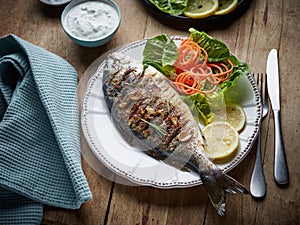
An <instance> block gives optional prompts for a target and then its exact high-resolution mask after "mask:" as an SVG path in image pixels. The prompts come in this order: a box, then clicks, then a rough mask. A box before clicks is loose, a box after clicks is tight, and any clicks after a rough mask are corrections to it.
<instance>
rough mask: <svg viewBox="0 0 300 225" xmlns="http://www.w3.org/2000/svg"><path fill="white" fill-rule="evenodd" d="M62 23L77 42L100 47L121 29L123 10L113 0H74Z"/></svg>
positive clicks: (65, 12)
mask: <svg viewBox="0 0 300 225" xmlns="http://www.w3.org/2000/svg"><path fill="white" fill-rule="evenodd" d="M61 23H62V27H63V29H64V31H65V32H66V34H67V35H68V36H69V37H70V38H71V39H72V40H73V41H74V42H75V43H77V44H79V45H81V46H85V47H98V46H101V45H104V44H106V43H107V42H108V41H110V40H111V38H112V37H113V36H114V34H115V33H116V32H117V30H118V29H119V26H120V23H121V12H120V9H119V7H118V6H117V4H116V3H115V2H114V1H111V0H73V1H72V2H70V3H69V4H68V5H67V6H66V7H65V9H64V11H63V13H62V15H61Z"/></svg>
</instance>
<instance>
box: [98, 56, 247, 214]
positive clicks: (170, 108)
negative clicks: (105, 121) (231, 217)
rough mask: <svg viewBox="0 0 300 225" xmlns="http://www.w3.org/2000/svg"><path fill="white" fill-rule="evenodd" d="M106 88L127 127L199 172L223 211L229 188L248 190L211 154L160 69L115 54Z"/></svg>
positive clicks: (149, 147)
mask: <svg viewBox="0 0 300 225" xmlns="http://www.w3.org/2000/svg"><path fill="white" fill-rule="evenodd" d="M103 92H104V96H105V100H106V103H107V106H108V108H109V110H110V113H111V116H112V118H113V120H114V122H115V124H116V125H117V126H118V127H119V128H120V129H121V130H122V132H125V133H126V134H127V135H129V136H131V137H132V138H135V139H136V140H137V141H138V142H139V143H140V144H141V145H142V146H143V147H144V148H145V149H146V151H147V152H148V153H150V155H152V156H153V157H155V158H156V159H160V160H164V161H165V162H167V163H168V162H169V163H170V164H174V166H176V167H180V166H181V167H188V168H190V169H191V170H193V171H196V172H197V173H198V174H199V176H200V178H201V181H202V182H203V184H204V185H205V187H206V190H207V191H208V194H209V198H210V200H211V202H212V204H213V206H214V207H215V208H216V209H217V210H218V213H219V214H220V215H224V212H225V191H226V192H230V193H244V194H246V193H248V191H247V189H246V188H245V187H244V186H243V185H242V184H240V183H238V182H237V181H236V180H234V179H233V178H231V177H229V176H228V175H226V174H225V173H224V172H223V171H221V170H220V169H219V168H218V167H217V166H216V165H215V164H213V163H212V162H211V161H210V160H209V159H208V158H207V157H206V155H205V153H204V144H205V140H204V137H203V135H202V132H201V129H200V127H199V126H198V124H197V122H196V121H195V120H194V117H193V114H192V113H191V111H190V109H189V107H188V106H187V105H186V104H185V103H184V102H183V101H182V99H181V97H180V95H179V94H178V93H177V92H176V90H175V89H174V88H173V87H172V85H171V84H170V82H169V81H168V79H167V78H166V77H165V76H164V75H162V74H161V73H160V72H159V71H157V70H156V69H155V68H153V67H151V66H149V67H148V68H146V69H145V70H143V67H142V65H139V64H136V63H134V62H133V61H132V60H131V59H130V58H128V57H127V56H124V55H121V54H116V53H114V54H111V55H109V56H108V58H107V64H106V68H105V70H104V73H103Z"/></svg>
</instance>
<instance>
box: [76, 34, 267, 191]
mask: <svg viewBox="0 0 300 225" xmlns="http://www.w3.org/2000/svg"><path fill="white" fill-rule="evenodd" d="M172 38H173V40H174V41H175V43H176V44H179V43H180V42H181V41H182V40H183V38H184V37H182V36H173V37H172ZM146 41H147V40H141V41H137V42H134V43H131V44H129V45H126V46H124V47H122V48H120V49H119V50H117V52H119V53H122V54H125V55H128V56H130V57H132V58H133V59H135V60H137V61H142V58H143V57H142V53H143V50H144V46H145V44H146ZM104 65H105V61H103V62H102V63H101V65H100V66H99V67H98V69H97V71H96V73H95V74H94V75H93V76H92V77H91V79H90V80H89V83H88V86H87V89H86V92H85V95H84V97H83V108H82V117H81V119H82V121H81V122H82V130H83V133H84V136H85V138H86V141H87V143H88V144H89V147H90V148H91V151H92V152H93V154H94V155H95V156H96V158H97V160H99V163H102V164H104V165H105V166H106V167H107V168H109V169H110V170H111V171H112V172H113V173H115V174H117V175H119V176H121V177H124V178H126V179H128V180H129V181H131V182H133V183H135V184H140V185H150V186H154V187H159V188H173V187H190V186H194V185H198V184H201V180H200V178H199V176H198V175H197V174H196V173H194V172H184V171H181V170H178V169H176V168H174V167H172V166H169V165H167V164H165V163H164V162H160V161H157V160H155V159H153V158H151V157H150V156H148V155H146V154H145V153H144V152H143V151H141V150H140V149H139V148H137V147H133V146H130V145H129V144H128V143H127V142H126V141H124V139H123V138H122V137H121V135H120V134H119V132H118V130H117V129H116V127H115V126H114V124H113V122H112V120H111V118H110V114H109V112H108V109H107V106H106V103H105V100H104V97H103V92H102V73H103V67H104ZM228 94H230V95H234V96H235V98H236V101H237V103H239V104H240V105H242V106H243V108H244V110H245V113H246V116H247V124H246V126H245V128H244V129H243V131H242V132H241V133H240V145H239V149H238V152H237V154H236V156H235V157H234V158H233V159H232V160H231V161H230V162H228V163H226V164H219V167H220V168H222V169H223V170H224V171H225V172H228V171H229V170H231V169H233V168H234V167H235V166H237V165H238V164H239V163H240V162H241V161H242V160H243V159H244V158H245V156H246V155H247V154H248V152H249V151H250V149H251V147H252V144H253V142H254V141H255V139H256V136H257V133H258V130H259V126H260V120H261V104H260V96H259V92H258V89H257V86H256V83H255V80H254V79H253V77H252V76H251V75H250V74H249V75H248V76H244V77H241V78H240V79H239V80H238V82H237V85H236V86H235V87H234V88H231V89H230V91H229V93H228Z"/></svg>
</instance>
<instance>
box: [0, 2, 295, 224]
mask: <svg viewBox="0 0 300 225" xmlns="http://www.w3.org/2000/svg"><path fill="white" fill-rule="evenodd" d="M115 2H116V3H117V4H118V6H119V7H120V10H121V13H122V22H121V26H120V28H119V30H118V32H117V34H116V35H115V36H114V38H113V39H112V40H111V41H110V42H109V43H107V44H106V45H104V46H102V47H98V48H85V47H80V46H78V45H77V44H75V43H74V42H72V41H71V40H70V39H69V38H68V37H67V35H66V34H65V33H64V31H63V29H62V27H61V23H60V13H61V8H50V7H45V6H44V5H42V4H41V3H39V1H37V0H25V1H24V0H14V1H6V0H0V6H1V8H0V36H1V37H2V36H5V35H7V34H9V33H14V34H16V35H18V36H19V37H21V38H23V39H25V40H27V41H29V42H31V43H33V44H36V45H38V46H40V47H42V48H45V49H47V50H49V51H51V52H53V53H55V54H57V55H59V56H61V57H63V58H65V59H66V60H67V61H68V62H70V63H71V64H72V65H73V66H74V67H75V68H76V70H77V72H78V74H79V79H80V82H81V83H80V85H81V87H80V88H79V96H80V101H81V98H82V95H83V93H84V91H85V88H86V84H87V81H88V79H89V77H90V75H91V72H89V73H86V70H87V69H88V68H89V69H91V68H90V65H91V64H92V63H93V62H94V61H95V60H96V59H98V58H99V57H100V56H101V55H102V54H104V53H105V52H107V51H108V50H111V49H113V48H116V47H118V46H121V45H124V44H127V43H130V42H133V41H137V40H140V39H143V38H148V37H152V36H155V35H159V34H161V33H167V34H169V35H173V34H180V35H188V32H187V31H182V30H175V29H172V28H169V27H167V26H165V25H163V24H161V23H160V22H158V21H157V20H156V19H155V18H154V17H153V16H151V15H150V14H149V13H148V12H147V10H146V9H145V8H144V6H143V4H142V3H141V1H140V0H115ZM299 11H300V1H299V0H278V1H271V0H253V1H252V3H251V5H250V7H249V8H248V10H247V11H246V12H245V13H244V14H243V15H242V16H241V17H240V18H239V19H238V20H236V21H234V22H233V23H232V24H230V25H229V26H228V27H226V28H224V29H218V30H214V29H213V28H212V29H211V30H209V31H207V32H208V34H209V35H211V36H213V37H216V38H218V39H220V40H222V41H223V42H225V43H226V44H227V46H228V48H229V49H230V50H231V51H232V52H233V53H234V54H235V55H236V56H237V57H238V58H239V59H240V60H242V61H246V62H247V63H248V64H249V65H250V67H251V70H252V72H254V73H263V72H265V69H266V60H267V55H268V53H269V51H270V49H272V48H277V49H278V50H279V62H280V85H281V107H282V108H281V123H282V134H283V140H284V144H285V150H286V155H287V161H288V167H289V172H290V183H289V185H288V186H287V187H279V186H278V185H276V184H275V182H274V178H273V159H274V120H273V115H272V113H269V115H268V116H267V118H266V119H265V120H264V121H263V123H262V151H263V163H264V171H265V176H266V182H267V195H266V197H265V199H263V200H255V199H253V198H252V197H251V195H243V196H242V195H227V207H226V215H225V216H224V217H220V216H218V215H217V213H216V211H215V209H213V207H212V206H211V204H210V202H209V200H208V197H207V194H206V191H205V188H204V187H203V185H201V186H196V187H191V188H184V189H168V190H161V189H157V188H153V187H143V186H132V185H125V184H119V183H118V182H112V181H110V180H108V179H106V178H104V177H102V176H100V175H99V174H98V173H97V172H96V171H95V170H94V169H93V168H92V167H91V165H89V164H88V163H87V161H86V160H85V159H83V160H82V164H83V169H84V172H85V175H86V177H87V179H88V182H89V185H90V188H91V190H92V193H93V198H92V200H91V201H89V202H87V203H85V204H84V205H82V207H81V208H80V209H79V210H65V209H59V208H55V207H51V206H45V210H44V218H43V222H42V223H43V224H45V225H52V224H53V225H54V224H55V225H56V224H57V225H69V224H72V225H102V224H108V225H115V224H116V225H144V224H159V225H163V224H170V225H173V224H174V225H177V224H191V225H193V224H201V225H211V224H222V225H232V224H239V225H249V224H252V225H284V224H286V225H290V224H291V225H292V224H300V222H299V221H300V190H299V188H300V166H299V161H300V152H299V151H300V138H299V134H300V133H299V128H300V126H299V121H300V120H299V119H300V113H299V106H300V90H299V86H300V76H299V68H298V67H299V65H298V63H299V62H300V51H299V49H300V46H299V45H300V25H299V23H300V13H299ZM94 69H95V68H94ZM81 145H82V146H81V148H82V151H85V150H86V149H88V145H87V143H86V141H85V139H84V137H83V136H82V140H81ZM255 148H256V143H255V144H254V146H253V148H252V150H251V152H250V154H249V155H248V156H247V157H246V158H245V159H244V160H243V161H242V162H241V163H240V164H239V165H238V166H237V167H236V168H235V169H234V170H232V171H230V172H229V174H230V175H231V176H233V177H234V178H236V179H237V180H239V181H241V182H242V183H243V184H245V185H246V186H247V187H248V188H249V184H250V179H251V174H252V170H253V166H254V160H255ZM0 149H1V147H0Z"/></svg>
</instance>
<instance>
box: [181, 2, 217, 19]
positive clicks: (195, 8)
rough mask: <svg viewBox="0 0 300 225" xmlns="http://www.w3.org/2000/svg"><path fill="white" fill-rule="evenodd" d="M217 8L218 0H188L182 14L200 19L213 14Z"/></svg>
mask: <svg viewBox="0 0 300 225" xmlns="http://www.w3.org/2000/svg"><path fill="white" fill-rule="evenodd" d="M218 8H219V1H218V0H189V1H188V3H187V7H186V9H185V11H184V15H185V16H187V17H190V18H194V19H201V18H205V17H209V16H211V15H213V14H214V13H215V12H216V11H217V10H218Z"/></svg>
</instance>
